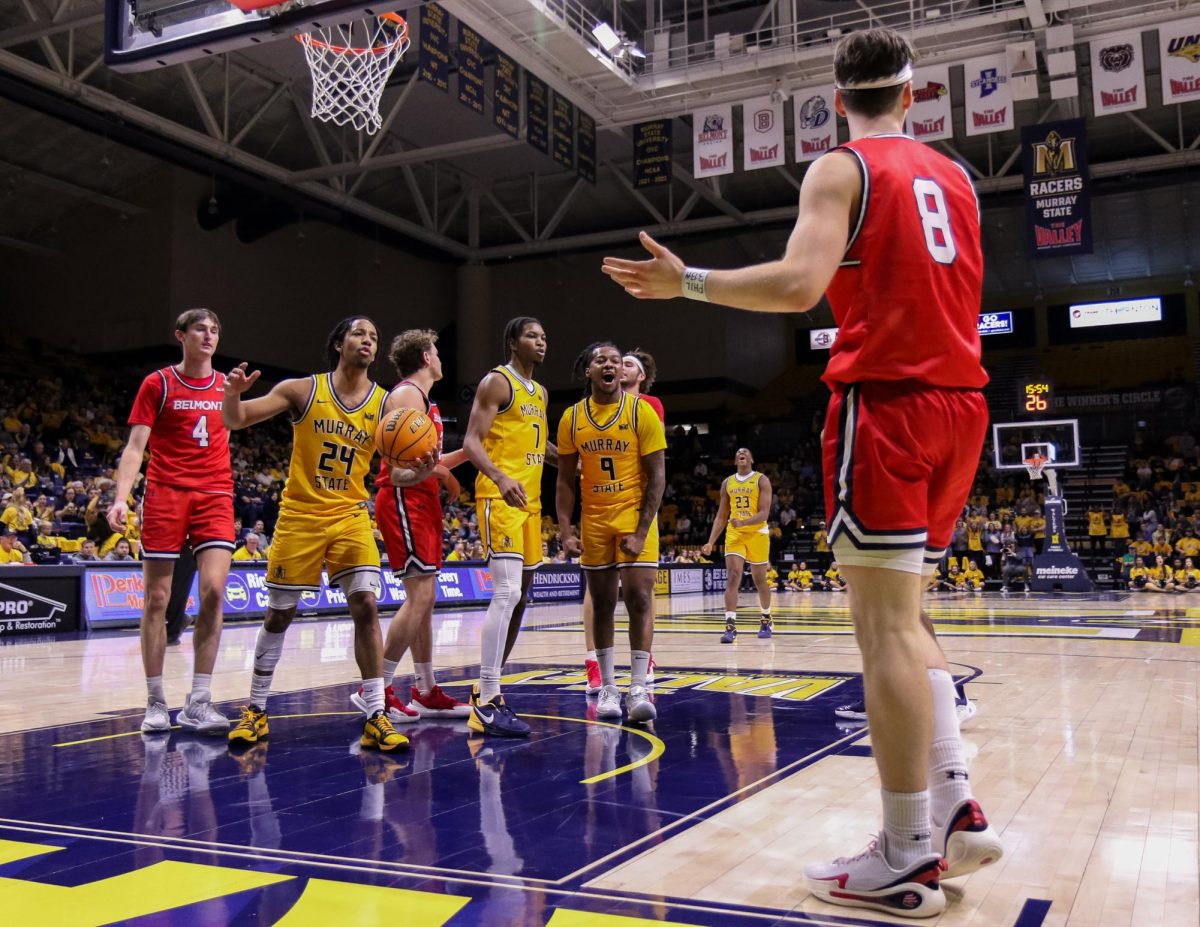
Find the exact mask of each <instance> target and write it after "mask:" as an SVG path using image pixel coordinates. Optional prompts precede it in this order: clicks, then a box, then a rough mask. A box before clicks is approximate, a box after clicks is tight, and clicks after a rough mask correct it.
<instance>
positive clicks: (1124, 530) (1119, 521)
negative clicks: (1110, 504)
mask: <svg viewBox="0 0 1200 927" xmlns="http://www.w3.org/2000/svg"><path fill="white" fill-rule="evenodd" d="M1108 537H1109V540H1110V541H1111V542H1112V548H1113V556H1114V557H1120V556H1121V555H1123V554H1124V553H1125V549H1126V548H1127V547H1128V546H1129V520H1128V519H1126V517H1125V516H1124V515H1123V514H1122V513H1121V512H1113V513H1112V521H1111V522H1110V524H1109V527H1108Z"/></svg>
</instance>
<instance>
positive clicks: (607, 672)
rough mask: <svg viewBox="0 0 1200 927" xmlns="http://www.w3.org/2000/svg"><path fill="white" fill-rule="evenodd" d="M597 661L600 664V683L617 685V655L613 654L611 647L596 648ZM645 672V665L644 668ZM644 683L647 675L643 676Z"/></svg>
mask: <svg viewBox="0 0 1200 927" xmlns="http://www.w3.org/2000/svg"><path fill="white" fill-rule="evenodd" d="M596 662H597V663H599V664H600V684H601V685H605V686H615V685H616V684H617V665H616V657H614V656H613V649H612V648H611V647H597V648H596ZM642 672H643V674H644V673H645V667H643V668H642ZM642 679H643V683H644V681H645V675H643V677H642Z"/></svg>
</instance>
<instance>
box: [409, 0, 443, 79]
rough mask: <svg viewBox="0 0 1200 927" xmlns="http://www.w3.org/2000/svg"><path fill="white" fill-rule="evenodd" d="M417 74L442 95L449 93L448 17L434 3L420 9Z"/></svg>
mask: <svg viewBox="0 0 1200 927" xmlns="http://www.w3.org/2000/svg"><path fill="white" fill-rule="evenodd" d="M417 73H418V74H419V75H420V77H421V80H423V81H425V83H427V84H433V86H435V87H437V89H438V90H441V91H442V92H443V93H449V92H450V16H449V14H448V13H447V12H446V11H445V10H443V9H442V8H441V7H440V6H438V5H437V4H436V3H427V4H425V5H424V6H423V7H421V50H420V53H419V54H418V55H417Z"/></svg>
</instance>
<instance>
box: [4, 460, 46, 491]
mask: <svg viewBox="0 0 1200 927" xmlns="http://www.w3.org/2000/svg"><path fill="white" fill-rule="evenodd" d="M11 462H12V461H11V458H10V459H9V460H6V461H5V462H4V472H5V473H6V474H7V475H8V479H9V481H10V482H11V483H12V485H13V489H14V490H15V489H37V484H38V478H37V474H36V473H34V472H33V464H32V463H30V460H29V458H28V457H18V458H17V465H16V466H15V467H12V466H9V464H10V463H11Z"/></svg>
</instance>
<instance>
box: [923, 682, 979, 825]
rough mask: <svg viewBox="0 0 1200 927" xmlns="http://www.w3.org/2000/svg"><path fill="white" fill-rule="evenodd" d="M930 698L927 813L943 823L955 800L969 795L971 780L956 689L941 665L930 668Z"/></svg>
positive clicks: (957, 800)
mask: <svg viewBox="0 0 1200 927" xmlns="http://www.w3.org/2000/svg"><path fill="white" fill-rule="evenodd" d="M929 689H930V696H931V697H932V700H933V743H932V744H931V745H930V748H929V797H930V806H929V810H930V815H931V818H932V820H933V822H934V823H935V824H939V825H941V824H945V823H946V818H947V817H949V815H950V812H951V810H952V809H953V808H954V806H955V805H956V804H958V803H959V802H960V801H963V800H964V799H967V798H970V797H971V780H970V776H969V775H968V773H967V759H966V756H965V754H964V751H963V745H962V737H960V736H959V733H958V709H957V707H956V699H957V695H958V692H957V690H956V688H955V685H954V678H953V677H952V676H951V675H950V674H949V673H947V672H946V671H945V670H941V669H931V670H929Z"/></svg>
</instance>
